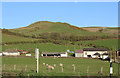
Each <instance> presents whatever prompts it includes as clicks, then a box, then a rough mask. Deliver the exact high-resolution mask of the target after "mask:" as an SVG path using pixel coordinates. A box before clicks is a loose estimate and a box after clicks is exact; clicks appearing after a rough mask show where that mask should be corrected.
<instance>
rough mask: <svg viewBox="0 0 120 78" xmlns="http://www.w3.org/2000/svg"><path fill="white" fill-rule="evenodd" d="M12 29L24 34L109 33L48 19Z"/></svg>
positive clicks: (86, 34) (85, 34)
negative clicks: (78, 27)
mask: <svg viewBox="0 0 120 78" xmlns="http://www.w3.org/2000/svg"><path fill="white" fill-rule="evenodd" d="M10 31H12V32H16V33H21V34H24V35H29V36H32V35H33V34H35V35H37V36H39V35H40V34H41V33H44V32H47V33H51V32H57V33H65V34H74V35H84V36H88V35H107V34H105V33H100V32H97V33H94V32H89V31H85V30H83V29H75V27H73V26H72V25H70V24H67V23H61V22H48V21H38V22H36V23H33V24H31V25H29V26H27V27H22V28H16V29H11V30H10Z"/></svg>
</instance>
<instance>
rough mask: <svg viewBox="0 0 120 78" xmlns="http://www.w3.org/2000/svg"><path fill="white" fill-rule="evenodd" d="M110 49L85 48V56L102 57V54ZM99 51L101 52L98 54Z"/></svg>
mask: <svg viewBox="0 0 120 78" xmlns="http://www.w3.org/2000/svg"><path fill="white" fill-rule="evenodd" d="M107 52H108V50H107V49H106V48H84V49H83V53H84V54H83V55H84V57H95V56H98V58H102V57H101V56H102V54H104V53H107ZM98 53H99V54H98Z"/></svg>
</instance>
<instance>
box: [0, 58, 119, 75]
mask: <svg viewBox="0 0 120 78" xmlns="http://www.w3.org/2000/svg"><path fill="white" fill-rule="evenodd" d="M39 60H40V62H39V63H40V66H39V69H40V72H39V73H38V74H37V73H36V59H35V58H34V57H31V58H26V57H3V58H2V65H3V69H2V70H3V73H4V72H8V73H14V74H16V75H18V76H19V75H21V76H23V75H24V76H27V75H28V74H29V75H30V76H86V75H90V76H99V75H100V74H99V72H100V70H101V66H103V74H102V75H103V76H109V62H104V61H101V60H98V59H82V58H55V59H54V58H43V57H41V58H40V59H39ZM42 63H46V64H49V65H52V66H53V64H56V67H55V69H54V70H50V72H49V70H47V67H46V66H44V65H42ZM60 63H62V64H63V67H64V72H61V67H60V66H59V64H60ZM72 64H75V66H76V70H75V72H73V66H72ZM14 65H16V70H14ZM26 65H27V69H26V71H25V67H26ZM88 66H89V72H88V74H87V73H86V72H87V68H88ZM113 70H114V73H113V75H115V76H117V72H118V65H117V64H115V63H113Z"/></svg>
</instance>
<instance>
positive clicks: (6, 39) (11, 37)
mask: <svg viewBox="0 0 120 78" xmlns="http://www.w3.org/2000/svg"><path fill="white" fill-rule="evenodd" d="M35 40H38V39H33V38H25V37H19V36H14V35H8V34H2V43H6V42H7V43H9V42H22V41H24V42H25V41H35Z"/></svg>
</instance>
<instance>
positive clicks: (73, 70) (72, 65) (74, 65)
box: [72, 64, 75, 72]
mask: <svg viewBox="0 0 120 78" xmlns="http://www.w3.org/2000/svg"><path fill="white" fill-rule="evenodd" d="M72 66H73V72H75V64H73V65H72Z"/></svg>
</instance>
